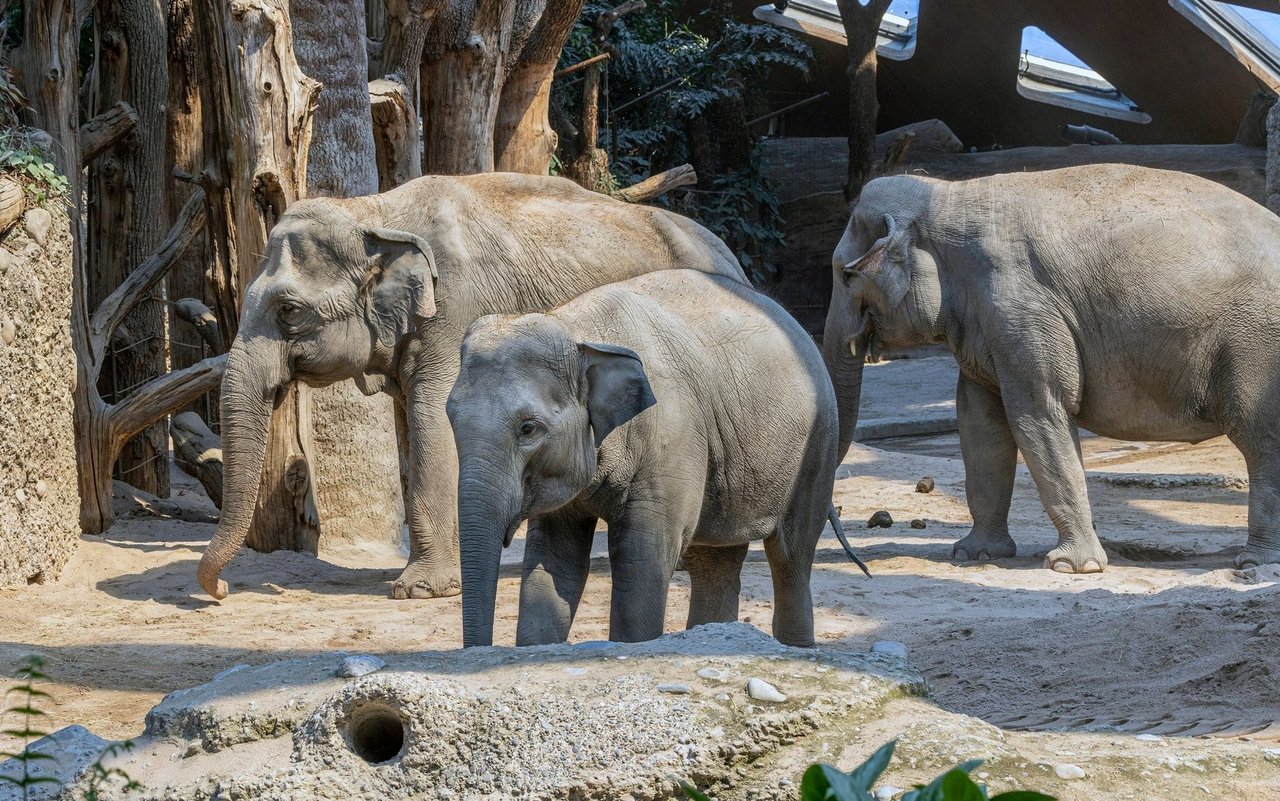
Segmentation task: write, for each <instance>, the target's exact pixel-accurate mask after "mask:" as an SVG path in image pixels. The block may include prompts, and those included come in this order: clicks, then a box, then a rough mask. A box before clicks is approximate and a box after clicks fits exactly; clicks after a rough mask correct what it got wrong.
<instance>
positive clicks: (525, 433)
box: [520, 420, 542, 439]
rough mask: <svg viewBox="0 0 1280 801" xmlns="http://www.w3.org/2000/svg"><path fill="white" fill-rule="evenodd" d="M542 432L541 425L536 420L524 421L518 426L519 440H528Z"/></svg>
mask: <svg viewBox="0 0 1280 801" xmlns="http://www.w3.org/2000/svg"><path fill="white" fill-rule="evenodd" d="M541 430H542V425H541V424H540V423H538V421H536V420H525V421H524V422H523V423H521V424H520V438H521V439H529V438H530V437H532V436H534V435H536V434H537V433H538V432H539V431H541Z"/></svg>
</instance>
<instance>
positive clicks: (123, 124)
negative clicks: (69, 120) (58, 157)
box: [80, 100, 138, 164]
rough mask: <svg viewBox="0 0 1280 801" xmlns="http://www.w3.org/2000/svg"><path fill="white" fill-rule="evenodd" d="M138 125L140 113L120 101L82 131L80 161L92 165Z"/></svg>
mask: <svg viewBox="0 0 1280 801" xmlns="http://www.w3.org/2000/svg"><path fill="white" fill-rule="evenodd" d="M137 124H138V112H136V111H134V110H133V106H131V105H129V104H128V103H126V102H125V101H123V100H121V101H118V102H117V103H116V104H115V105H114V106H112V107H111V108H108V109H107V110H106V111H103V112H102V113H101V114H99V115H98V116H96V117H94V118H93V119H91V120H89V121H88V122H86V123H85V124H84V127H82V128H81V129H80V160H81V161H82V162H83V163H84V164H88V163H90V162H91V161H93V160H94V159H96V158H97V157H98V156H100V155H102V152H103V151H104V150H106V149H107V148H109V147H111V146H113V145H115V144H116V143H117V142H119V141H120V140H121V139H123V138H124V137H125V136H127V135H128V134H129V132H130V131H132V130H133V126H135V125H137Z"/></svg>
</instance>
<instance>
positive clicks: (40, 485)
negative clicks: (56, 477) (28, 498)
mask: <svg viewBox="0 0 1280 801" xmlns="http://www.w3.org/2000/svg"><path fill="white" fill-rule="evenodd" d="M48 494H49V485H48V484H46V483H45V482H44V479H40V480H39V481H37V482H36V497H37V498H43V497H44V496H46V495H48Z"/></svg>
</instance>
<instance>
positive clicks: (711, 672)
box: [698, 667, 729, 681]
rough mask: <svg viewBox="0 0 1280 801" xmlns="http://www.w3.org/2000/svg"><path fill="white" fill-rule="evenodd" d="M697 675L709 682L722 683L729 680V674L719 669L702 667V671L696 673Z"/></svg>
mask: <svg viewBox="0 0 1280 801" xmlns="http://www.w3.org/2000/svg"><path fill="white" fill-rule="evenodd" d="M698 675H699V676H700V677H701V678H704V679H710V680H711V681H724V680H725V679H727V678H729V674H728V673H727V672H725V671H723V670H721V669H720V668H713V667H704V668H703V669H702V670H699V671H698Z"/></svg>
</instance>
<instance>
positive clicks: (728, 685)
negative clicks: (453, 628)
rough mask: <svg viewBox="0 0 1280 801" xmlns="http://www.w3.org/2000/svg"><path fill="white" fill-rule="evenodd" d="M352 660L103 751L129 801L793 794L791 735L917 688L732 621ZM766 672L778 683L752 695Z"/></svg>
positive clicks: (269, 675)
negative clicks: (123, 776)
mask: <svg viewBox="0 0 1280 801" xmlns="http://www.w3.org/2000/svg"><path fill="white" fill-rule="evenodd" d="M347 657H348V655H347V654H341V653H332V654H325V655H321V656H315V657H310V658H306V659H295V660H289V661H283V662H276V663H273V664H268V665H262V666H257V667H245V666H238V667H235V668H232V669H230V670H228V671H225V672H223V673H222V674H220V675H218V676H217V677H215V678H214V680H213V681H211V682H210V683H208V684H205V685H202V686H199V687H195V688H192V689H188V690H181V691H178V692H175V693H172V694H170V695H169V696H167V697H166V698H165V699H164V700H163V701H162V702H161V703H160V704H159V705H157V706H156V707H155V708H154V709H153V710H152V711H151V712H150V714H148V716H147V723H146V732H145V734H144V735H143V736H142V737H141V738H139V739H138V740H137V741H136V745H135V748H134V749H133V751H132V752H130V753H129V754H128V755H126V756H124V757H122V758H120V759H118V760H114V761H111V760H109V761H108V765H109V766H111V767H117V768H120V769H122V770H124V771H125V772H127V773H128V774H129V776H131V777H132V778H133V779H136V780H138V781H140V782H141V783H142V784H143V786H144V787H145V790H143V791H141V792H136V793H131V794H129V795H128V796H127V797H128V798H130V799H165V801H194V799H202V800H204V801H207V799H211V798H216V799H219V800H220V801H236V800H238V799H254V800H255V801H274V800H276V799H280V800H281V801H283V799H296V798H307V799H385V798H415V799H436V798H439V799H463V798H485V799H499V798H516V797H519V798H534V799H559V798H564V799H570V798H572V799H660V798H681V797H683V795H682V794H681V791H680V786H679V782H680V781H681V780H686V781H689V782H692V783H694V784H697V785H699V786H701V787H703V788H708V789H710V790H711V791H712V793H713V795H714V796H715V797H717V798H745V797H751V798H773V797H788V796H789V795H792V794H794V787H790V788H789V789H788V787H787V786H785V785H784V786H780V784H779V780H778V776H776V775H772V773H771V772H770V771H769V770H768V766H769V765H770V764H771V763H776V762H777V760H776V759H775V757H778V756H779V755H780V754H781V752H783V750H784V749H786V748H788V747H791V748H792V750H796V749H803V750H804V751H805V755H806V757H808V756H809V755H812V754H815V753H817V752H818V750H819V745H820V744H822V743H825V742H826V738H831V737H834V738H836V739H837V740H840V741H843V740H844V739H845V736H846V735H847V733H848V732H849V731H850V727H851V726H855V725H859V724H860V723H861V722H865V721H868V720H871V719H873V718H874V717H875V715H876V713H877V711H878V710H879V708H880V707H881V706H882V705H883V704H884V703H885V702H886V701H888V700H889V699H891V698H894V697H900V696H903V695H914V694H922V693H923V692H924V682H923V680H922V679H921V677H920V676H919V675H918V674H917V673H916V672H915V671H914V670H913V669H911V668H910V667H908V665H907V664H906V663H905V662H904V661H903V660H902V659H901V658H899V657H898V656H895V655H890V654H878V653H850V652H848V651H842V650H835V649H827V648H816V649H802V648H790V647H787V646H783V645H780V644H779V643H778V642H777V641H775V640H773V639H772V638H770V637H768V636H766V635H765V634H763V633H761V632H760V631H758V630H757V629H755V628H753V627H751V626H749V625H745V624H739V623H733V624H714V625H708V626H701V627H698V628H696V629H692V630H690V631H687V632H683V633H680V634H671V635H667V636H665V637H662V638H661V639H659V640H655V641H653V642H649V643H641V644H634V645H624V644H618V643H604V642H597V643H579V644H577V645H555V646H544V647H537V648H520V649H513V648H476V649H470V650H465V651H449V652H428V653H419V654H383V655H382V657H381V658H382V659H383V660H385V662H386V666H385V667H382V668H381V669H376V670H374V672H371V673H366V674H364V675H360V676H357V677H354V678H344V677H340V676H339V675H338V674H339V673H349V672H360V671H351V670H349V669H347V670H344V669H343V663H344V660H346V659H347ZM351 664H352V663H351V662H350V661H347V665H348V667H349V666H350V665H351ZM366 664H371V665H372V666H374V667H376V665H377V663H376V661H375V662H370V663H366ZM752 679H757V680H759V681H757V682H752ZM760 682H767V683H768V684H769V685H771V686H772V687H773V688H775V689H776V691H777V692H776V693H774V694H768V693H766V694H764V695H763V696H762V695H761V694H759V693H758V692H757V693H756V694H754V695H751V694H748V691H747V685H748V683H752V684H753V686H754V687H756V688H758V687H759V683H760ZM762 697H768V698H772V699H774V700H758V699H761V698H762ZM76 769H77V768H76V766H68V770H69V772H70V773H74V772H75V771H76ZM79 770H80V771H81V773H82V775H81V777H80V778H79V779H78V780H76V781H73V782H71V783H70V784H68V785H67V787H66V789H64V790H63V795H62V796H61V797H62V798H64V799H67V801H70V799H78V798H79V797H80V793H82V792H83V789H84V786H85V781H86V777H85V776H84V775H83V768H82V767H81V768H79ZM788 770H789V769H788ZM794 778H797V779H798V775H795V776H794ZM102 797H103V798H104V799H106V798H114V797H117V796H113V795H112V794H111V793H110V792H107V793H104V794H103V796H102ZM118 797H122V798H123V797H124V796H123V795H121V796H118Z"/></svg>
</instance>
